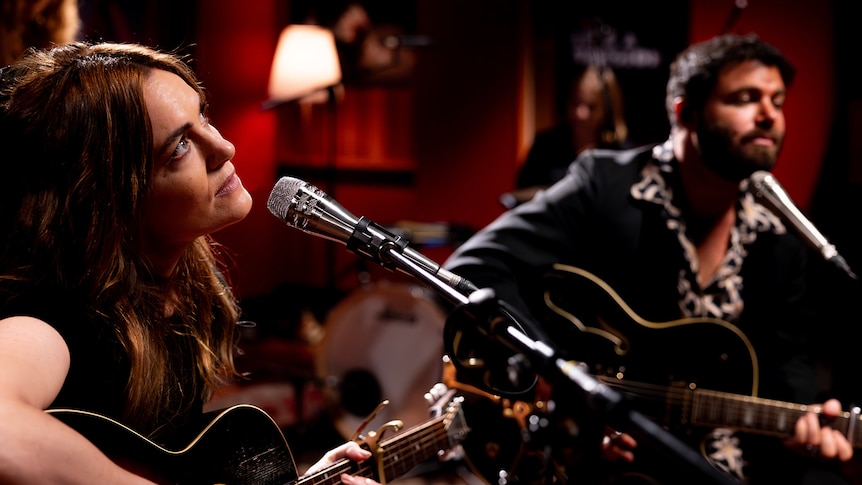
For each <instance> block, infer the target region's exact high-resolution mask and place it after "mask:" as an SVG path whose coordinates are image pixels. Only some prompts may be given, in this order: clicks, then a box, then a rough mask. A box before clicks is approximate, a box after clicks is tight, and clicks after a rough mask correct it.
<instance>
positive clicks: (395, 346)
mask: <svg viewBox="0 0 862 485" xmlns="http://www.w3.org/2000/svg"><path fill="white" fill-rule="evenodd" d="M445 323H446V317H445V315H444V314H443V311H442V310H441V309H440V308H439V307H438V306H437V304H436V303H435V302H434V301H432V300H431V299H430V298H429V297H428V293H427V290H425V289H423V288H421V287H418V286H413V285H402V284H392V283H378V284H372V285H368V286H365V287H362V288H359V289H358V290H355V291H354V292H353V293H351V294H349V295H348V296H347V297H346V298H345V299H343V300H342V301H340V302H339V303H338V304H337V305H336V306H335V307H334V308H333V309H332V310H331V311H330V313H329V315H328V316H327V319H326V322H325V327H324V328H325V336H324V338H323V340H322V341H321V344H320V345H321V347H320V349H319V351H318V352H317V356H316V362H315V366H316V371H317V374H318V377H319V378H320V379H321V382H322V389H321V392H322V394H323V398H324V405H325V407H326V410H327V412H328V414H329V415H330V416H331V417H332V419H333V422H334V425H335V427H336V429H337V430H338V432H339V433H340V434H341V435H342V436H344V438H346V439H350V438H352V437H353V435H354V434H355V433H356V431H357V429H358V428H359V426H360V425H361V424H362V422H363V421H364V420H365V419H366V418H367V417H368V416H369V415H370V414H371V413H372V412H373V411H374V409H375V408H376V407H377V406H378V405H379V404H380V403H381V402H382V401H383V400H387V399H388V400H389V405H387V406H385V407H384V408H383V409H382V410H381V411H380V412H379V413H378V414H377V416H376V417H375V419H374V420H372V421H370V422H369V423H368V425H367V426H366V427H365V428H364V429H363V430H362V434H368V432H369V431H376V430H377V429H378V428H379V427H380V426H381V425H383V424H385V423H388V422H389V421H392V420H396V419H397V420H401V421H403V422H404V428H403V429H405V430H406V429H408V428H410V427H412V426H415V425H417V424H420V423H422V422H424V421H427V420H428V419H429V404H428V403H427V402H426V401H425V393H426V392H428V390H429V389H431V387H433V386H434V384H436V383H437V382H440V379H441V377H442V371H443V363H442V357H443V327H444V326H445ZM388 433H389V434H391V433H392V431H391V430H390V431H389V432H388Z"/></svg>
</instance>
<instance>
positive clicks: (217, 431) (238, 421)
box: [46, 384, 469, 485]
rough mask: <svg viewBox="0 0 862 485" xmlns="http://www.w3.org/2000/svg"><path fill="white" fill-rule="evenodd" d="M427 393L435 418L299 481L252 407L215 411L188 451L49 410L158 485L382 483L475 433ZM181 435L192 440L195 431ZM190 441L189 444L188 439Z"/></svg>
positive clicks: (269, 424)
mask: <svg viewBox="0 0 862 485" xmlns="http://www.w3.org/2000/svg"><path fill="white" fill-rule="evenodd" d="M427 396H430V397H433V398H435V399H436V401H435V403H434V404H433V405H432V406H431V408H430V411H431V414H432V415H434V416H435V417H434V418H432V419H429V420H428V421H425V422H423V423H420V424H417V425H416V426H413V427H411V428H410V429H408V430H406V431H404V432H402V433H400V434H397V435H396V436H393V437H391V438H388V439H385V440H384V439H382V438H383V437H384V433H385V431H386V430H389V429H393V428H395V429H399V430H400V428H401V427H402V425H403V423H401V422H400V421H397V420H394V421H390V422H389V423H387V424H388V425H391V426H384V427H382V428H381V429H380V430H378V431H376V432H369V433H368V434H367V436H365V438H364V439H362V440H361V441H359V445H360V446H362V447H364V448H366V449H368V450H370V451H371V453H372V458H371V459H369V460H365V461H363V462H361V463H359V462H354V461H351V460H348V459H346V458H345V459H341V460H338V461H337V462H335V463H333V464H332V465H330V466H329V467H327V468H325V469H322V470H319V471H316V472H314V473H313V474H307V475H304V476H302V477H298V476H297V470H296V466H295V464H294V461H293V456H292V455H291V453H290V449H289V447H288V445H287V442H286V441H285V439H284V435H283V434H282V433H281V430H280V429H279V427H278V425H277V424H276V423H275V421H273V420H272V418H271V417H270V416H269V415H268V414H266V413H265V412H264V411H263V410H261V409H259V408H257V407H255V406H252V405H247V404H240V405H236V406H232V407H230V408H227V409H225V410H222V411H215V412H212V413H209V414H208V415H206V416H205V417H206V418H208V421H207V423H206V424H205V425H204V426H203V427H202V428H201V429H199V430H191V433H192V434H191V436H192V438H191V440H190V441H188V445H187V446H183V447H182V448H178V449H170V448H167V447H164V446H162V445H160V444H157V443H155V442H153V441H152V440H150V439H148V438H147V437H145V436H143V435H141V434H139V433H137V432H136V431H134V430H132V429H131V428H129V427H127V426H125V425H123V424H122V423H120V422H118V421H116V420H113V419H111V418H108V417H105V416H102V415H99V414H96V413H92V412H87V411H80V410H75V409H50V410H47V411H46V412H48V413H50V414H51V415H52V416H54V417H56V418H57V419H59V420H60V421H63V422H64V423H66V424H67V425H68V426H70V427H72V428H74V429H75V430H77V431H78V432H79V433H81V434H82V435H83V436H84V437H85V438H87V439H89V440H90V441H91V442H92V443H93V444H94V445H96V447H98V448H99V449H100V450H102V452H103V453H105V454H106V455H107V456H108V457H110V458H111V459H112V460H114V461H115V462H116V463H117V464H118V465H120V466H122V467H124V468H126V469H127V470H129V471H131V472H133V473H136V474H138V475H140V476H143V477H146V478H149V479H150V480H152V481H154V482H156V483H160V484H179V485H214V484H227V485H277V484H278V485H285V484H291V485H335V484H338V483H341V474H343V473H348V474H350V475H355V476H361V477H366V478H374V479H375V480H377V481H379V482H381V483H384V482H387V481H391V480H394V479H396V478H399V477H400V476H402V475H404V474H405V473H407V472H409V471H410V470H412V469H413V468H415V467H416V466H417V465H419V464H420V463H424V462H426V461H428V460H430V459H432V458H434V457H438V456H443V455H444V454H445V453H447V452H449V451H450V450H451V449H452V447H454V446H456V445H458V444H460V443H461V441H463V439H464V437H465V436H466V435H467V433H468V431H469V429H468V428H467V426H466V422H465V420H464V416H463V414H462V412H461V402H462V401H463V399H462V398H461V397H460V396H456V395H455V391H454V390H449V389H447V388H446V387H445V386H443V385H442V384H439V385H437V386H434V388H432V389H431V390H430V391H428V393H427ZM181 431H183V433H182V435H181V436H189V431H190V430H185V429H184V430H181ZM182 442H183V443H186V441H182Z"/></svg>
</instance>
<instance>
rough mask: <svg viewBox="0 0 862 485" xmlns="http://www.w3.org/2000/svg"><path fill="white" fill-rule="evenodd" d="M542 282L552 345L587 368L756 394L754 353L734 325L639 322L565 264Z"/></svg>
mask: <svg viewBox="0 0 862 485" xmlns="http://www.w3.org/2000/svg"><path fill="white" fill-rule="evenodd" d="M546 282H547V286H546V291H545V304H546V305H547V308H548V321H547V325H548V326H549V328H550V329H551V331H552V333H553V334H554V336H555V337H556V336H562V337H561V338H560V339H559V340H556V344H557V346H558V347H559V348H560V349H561V350H562V351H563V352H565V353H566V354H567V355H568V356H569V357H570V358H571V359H573V360H575V361H578V362H581V363H583V364H585V365H586V366H587V368H588V370H589V371H590V372H591V373H593V374H596V375H605V376H614V377H617V378H627V379H632V380H636V381H646V382H652V383H656V384H665V385H667V384H673V383H684V384H685V385H689V384H696V385H697V386H699V387H707V388H710V389H720V390H723V391H726V392H733V393H739V394H747V395H757V393H758V387H759V378H760V376H759V372H760V370H759V365H758V361H757V354H756V352H755V350H754V347H753V346H752V344H751V342H750V341H749V340H748V337H747V336H746V335H745V334H744V333H743V332H742V331H741V330H740V329H739V328H737V327H736V326H735V325H733V324H731V323H729V322H726V321H724V320H720V319H716V318H706V317H703V318H681V319H678V320H674V321H663V322H653V321H649V320H646V319H644V318H642V317H641V316H640V315H639V314H638V313H637V312H636V311H635V310H634V309H632V308H630V307H629V306H628V304H627V303H626V302H625V301H623V299H622V298H621V297H620V296H619V295H618V294H617V293H616V292H615V291H614V290H613V289H612V288H611V287H610V286H608V285H607V284H606V283H605V282H604V281H602V280H601V279H599V278H598V277H596V276H595V275H593V274H591V273H589V272H587V271H585V270H582V269H580V268H575V267H572V266H567V265H561V264H557V265H554V271H553V272H551V273H550V274H549V275H548V277H547V279H546Z"/></svg>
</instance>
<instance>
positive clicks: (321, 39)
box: [269, 25, 341, 104]
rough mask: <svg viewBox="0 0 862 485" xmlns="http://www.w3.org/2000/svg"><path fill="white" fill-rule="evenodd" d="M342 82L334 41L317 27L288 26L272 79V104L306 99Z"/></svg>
mask: <svg viewBox="0 0 862 485" xmlns="http://www.w3.org/2000/svg"><path fill="white" fill-rule="evenodd" d="M339 82H341V65H340V64H339V62H338V51H337V50H336V48H335V37H334V36H333V34H332V31H330V30H329V29H326V28H323V27H320V26H317V25H288V26H287V27H285V28H284V30H283V31H282V32H281V36H280V37H279V40H278V46H277V47H276V49H275V57H274V59H273V61H272V71H271V72H270V76H269V103H271V104H272V103H282V102H287V101H292V100H295V99H301V98H305V97H307V96H309V95H312V94H314V93H316V92H318V91H320V90H322V89H326V88H328V87H330V86H334V85H336V84H338V83H339Z"/></svg>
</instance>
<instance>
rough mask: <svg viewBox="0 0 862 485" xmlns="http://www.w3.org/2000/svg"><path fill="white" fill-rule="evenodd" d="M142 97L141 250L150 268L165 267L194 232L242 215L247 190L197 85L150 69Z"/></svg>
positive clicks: (246, 204) (216, 227)
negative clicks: (146, 137) (146, 136)
mask: <svg viewBox="0 0 862 485" xmlns="http://www.w3.org/2000/svg"><path fill="white" fill-rule="evenodd" d="M144 100H145V102H146V105H147V111H148V112H149V115H150V122H151V124H152V129H153V160H154V168H153V174H152V181H151V184H150V188H149V192H148V193H147V195H146V196H145V199H144V202H143V204H142V211H141V213H142V220H141V251H142V252H143V253H144V255H145V256H146V257H148V258H149V259H150V261H151V262H152V263H153V264H154V265H155V266H156V268H155V269H156V271H162V270H164V271H170V270H171V269H172V267H173V264H174V263H175V262H176V258H177V257H179V254H180V253H182V251H184V250H185V248H187V247H188V245H189V244H190V243H191V242H192V241H194V240H195V239H196V238H198V237H200V236H202V235H205V234H209V233H212V232H214V231H217V230H219V229H222V228H224V227H226V226H228V225H230V224H233V223H235V222H237V221H240V220H242V219H243V218H244V217H245V216H246V215H247V214H248V212H249V210H251V196H250V195H249V193H248V191H247V190H246V189H245V188H244V187H243V185H242V182H241V181H240V179H239V177H238V176H237V175H236V171H235V168H234V165H233V163H231V158H232V157H233V156H234V153H235V152H236V150H235V148H234V146H233V144H232V143H230V142H229V141H227V140H225V139H224V138H222V136H221V134H219V132H218V130H216V129H215V127H214V126H212V125H210V124H209V120H207V118H206V116H205V115H204V109H203V108H204V107H203V106H202V105H201V98H200V97H199V96H198V93H197V91H195V90H194V89H193V88H192V87H191V86H189V85H188V84H186V82H185V81H183V80H182V78H180V77H179V76H177V75H176V74H173V73H169V72H167V71H162V70H153V71H152V72H151V73H150V74H149V76H148V78H147V80H146V82H145V84H144ZM160 265H161V266H160Z"/></svg>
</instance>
